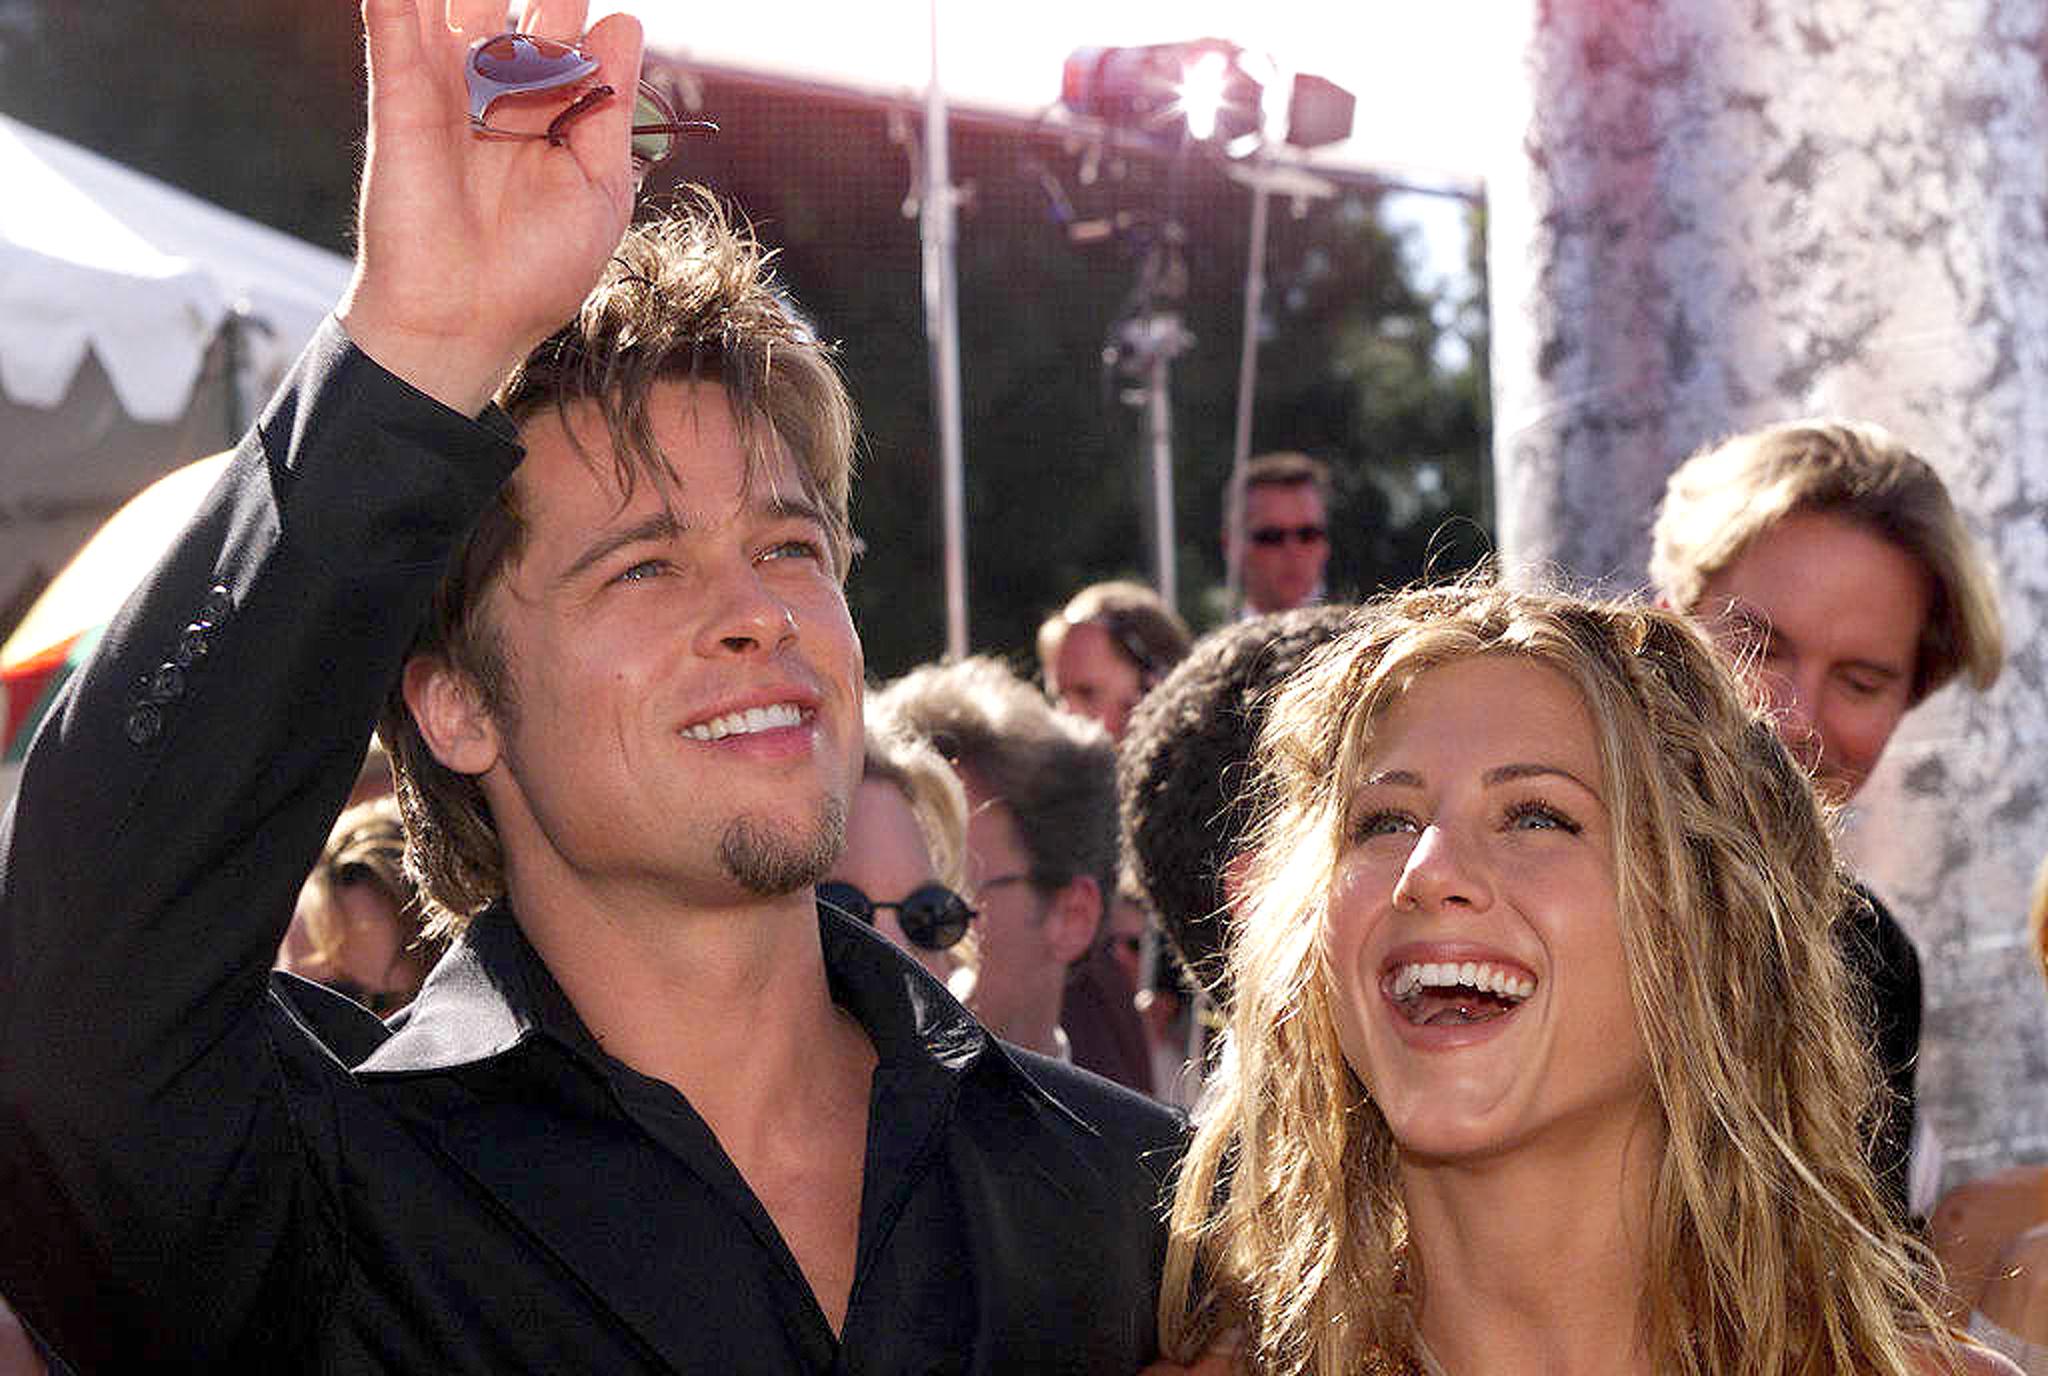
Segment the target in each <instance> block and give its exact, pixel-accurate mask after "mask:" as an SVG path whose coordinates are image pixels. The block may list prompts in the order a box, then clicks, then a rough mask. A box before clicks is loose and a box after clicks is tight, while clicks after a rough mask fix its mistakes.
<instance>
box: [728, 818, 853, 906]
mask: <svg viewBox="0 0 2048 1376" xmlns="http://www.w3.org/2000/svg"><path fill="white" fill-rule="evenodd" d="M845 849H846V800H845V799H844V798H833V797H828V798H826V799H825V800H824V802H823V803H822V804H820V806H819V808H818V815H817V817H816V819H815V820H814V822H813V824H812V825H811V826H809V827H806V828H803V829H801V830H795V831H792V830H791V829H789V828H785V827H780V826H771V825H769V824H767V823H764V822H762V821H761V820H760V819H758V818H754V817H735V818H734V819H733V820H732V821H731V822H730V823H728V824H727V826H726V828H725V835H723V836H721V837H720V838H719V840H718V861H719V863H720V864H721V865H723V866H725V872H726V873H727V874H730V875H731V876H732V877H733V879H734V881H735V882H737V883H738V884H739V886H740V887H741V888H743V889H745V890H746V891H747V892H748V893H754V894H759V895H761V896H762V897H763V898H775V897H779V896H780V895H782V894H786V893H795V892H796V891H797V890H798V889H807V888H809V887H810V886H811V885H813V884H816V883H817V882H818V881H819V880H820V879H823V878H824V877H825V876H826V875H827V874H829V873H831V871H832V866H833V864H834V862H836V861H837V860H838V859H839V853H840V852H841V851H843V850H845Z"/></svg>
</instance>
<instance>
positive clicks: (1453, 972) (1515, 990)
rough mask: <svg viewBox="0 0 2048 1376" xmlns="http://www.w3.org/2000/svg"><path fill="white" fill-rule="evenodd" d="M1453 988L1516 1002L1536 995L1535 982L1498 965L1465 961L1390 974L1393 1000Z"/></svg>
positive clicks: (1429, 964)
mask: <svg viewBox="0 0 2048 1376" xmlns="http://www.w3.org/2000/svg"><path fill="white" fill-rule="evenodd" d="M1456 988H1464V989H1477V990H1479V991H1480V992H1481V993H1484V994H1498V995H1499V996H1500V997H1501V998H1504V999H1511V1000H1513V1001H1514V1002H1516V1003H1520V1002H1521V1001H1522V1000H1523V999H1526V998H1528V997H1529V995H1531V994H1533V993H1535V992H1536V981H1535V980H1533V979H1530V978H1529V977H1528V976H1526V975H1517V974H1515V973H1513V972H1512V971H1510V970H1507V969H1505V968H1503V967H1502V966H1499V965H1492V964H1488V963H1485V962H1482V961H1471V960H1468V961H1464V962H1458V961H1446V962H1443V963H1441V964H1438V963H1435V962H1419V963H1414V964H1409V965H1403V966H1401V967H1400V968H1398V969H1397V970H1395V971H1394V978H1393V981H1392V985H1391V991H1392V993H1393V995H1394V997H1395V998H1396V999H1407V998H1409V997H1411V996H1413V995H1414V993H1415V992H1416V991H1417V990H1418V989H1456Z"/></svg>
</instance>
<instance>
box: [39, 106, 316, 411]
mask: <svg viewBox="0 0 2048 1376" xmlns="http://www.w3.org/2000/svg"><path fill="white" fill-rule="evenodd" d="M0 185H4V186H6V188H7V195H6V196H5V197H4V198H0V391H4V392H5V393H6V395H7V397H8V399H9V400H11V401H14V402H16V403H19V404H21V405H26V406H40V407H44V408H46V409H47V408H51V407H55V406H58V405H60V404H61V403H62V402H63V400H64V397H65V394H66V393H67V392H68V391H69V390H70V387H71V382H72V379H73V378H74V377H75V376H76V375H77V372H78V367H79V364H80V363H81V362H83V360H84V358H85V354H86V351H87V350H88V349H90V350H91V351H92V352H93V353H94V354H96V355H97V356H98V358H99V361H100V364H101V366H102V367H103V368H104V369H105V370H106V372H107V378H108V381H109V382H110V383H111V384H112V386H113V389H114V395H115V397H116V398H118V399H119V401H120V403H121V409H122V410H123V411H124V412H126V413H127V415H128V416H129V417H130V418H131V419H134V420H139V421H145V422H157V423H163V422H167V421H172V420H175V419H177V418H178V417H179V416H181V415H183V414H184V412H185V407H186V403H187V402H188V401H189V400H190V398H191V395H192V389H193V384H194V383H195V381H196V380H197V379H198V377H199V371H200V365H201V363H202V362H203V361H204V359H205V356H206V353H207V351H208V349H209V348H210V347H211V346H212V344H213V341H214V339H215V337H216V336H217V335H218V334H219V333H220V327H221V324H222V322H223V321H225V320H226V319H227V318H228V317H229V315H230V314H234V315H238V316H241V317H244V318H246V319H249V320H251V321H253V322H255V323H256V325H257V328H256V329H255V330H253V331H251V332H250V338H249V339H248V342H247V345H246V349H247V358H248V362H249V363H250V365H251V369H252V372H253V373H254V375H255V377H256V378H257V379H259V380H261V379H268V378H274V377H275V376H276V375H278V374H279V373H281V371H282V369H283V368H284V366H285V365H286V364H288V363H289V362H290V360H291V358H292V357H293V356H294V355H295V354H296V353H297V352H298V349H299V347H300V346H301V345H302V344H303V343H304V342H305V340H306V338H307V337H308V336H309V335H310V334H311V333H312V330H313V327H314V326H315V325H316V324H318V323H319V321H320V317H321V316H322V315H324V314H325V313H326V312H327V310H328V308H329V307H331V306H332V305H333V304H334V301H335V299H336V298H337V297H338V296H339V295H340V293H341V289H342V286H343V285H344V284H345V283H346V282H347V280H348V271H349V267H348V263H347V261H346V260H345V259H343V258H341V257H339V256H337V255H335V254H332V253H328V252H326V251H325V250H322V249H317V248H314V247H313V246H312V245H310V244H306V243H303V242H301V241H300V240H298V239H294V238H293V237H291V236H290V235H289V234H281V233H279V232H278V231H276V230H274V229H267V228H265V227H264V226H262V225H259V224H256V223H255V222H253V221H250V220H245V219H242V218H241V217H240V216H237V215H233V214H230V213H229V212H227V211H225V210H222V209H221V208H220V207H218V206H215V205H212V204H210V203H208V202H206V201H203V200H200V199H199V198H198V197H196V196H192V195H188V194H187V193H185V192H183V191H180V190H178V189H177V188H175V187H172V186H169V185H167V184H165V183H163V182H160V181H157V180H156V179H154V178H152V177H146V176H143V175H142V174H141V173H139V172H132V171H130V170H129V169H127V168H125V167H123V166H121V165H120V164H119V163H116V162H110V161H109V160H107V159H106V158H103V157H100V156H99V155H98V154H96V153H89V152H87V151H86V150H84V149H82V148H78V147H75V146H73V145H71V144H68V143H65V142H64V141H63V140H62V139H58V138H54V137H52V136H51V135H48V134H44V133H40V132H38V131H36V130H34V129H31V128H29V127H28V126H27V125H24V124H20V123H17V122H16V121H14V120H11V119H7V118H6V117H4V116H0Z"/></svg>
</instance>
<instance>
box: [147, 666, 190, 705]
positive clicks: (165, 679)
mask: <svg viewBox="0 0 2048 1376" xmlns="http://www.w3.org/2000/svg"><path fill="white" fill-rule="evenodd" d="M183 696H185V671H184V670H183V669H180V668H179V667H178V666H177V665H175V664H159V665H157V666H156V672H155V673H153V674H151V675H150V676H149V697H150V701H152V702H176V701H177V700H178V699H179V698H181V697H183Z"/></svg>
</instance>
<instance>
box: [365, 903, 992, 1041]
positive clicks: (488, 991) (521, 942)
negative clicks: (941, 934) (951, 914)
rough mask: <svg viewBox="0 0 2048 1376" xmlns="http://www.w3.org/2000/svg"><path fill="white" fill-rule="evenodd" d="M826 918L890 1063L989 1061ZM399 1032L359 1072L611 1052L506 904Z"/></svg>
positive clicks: (973, 1035)
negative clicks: (537, 1052) (563, 1051)
mask: <svg viewBox="0 0 2048 1376" xmlns="http://www.w3.org/2000/svg"><path fill="white" fill-rule="evenodd" d="M818 920H819V924H820V931H819V935H820V938H821V940H822V942H823V950H824V958H825V973H826V977H827V979H828V980H829V981H830V983H831V988H832V998H833V1001H834V1002H836V1003H838V1004H839V1005H840V1006H841V1007H843V1008H845V1009H846V1010H847V1011H848V1012H849V1013H851V1014H853V1016H854V1018H855V1019H856V1020H857V1021H858V1022H859V1023H860V1024H861V1026H862V1028H863V1029H865V1030H866V1032H867V1034H868V1040H869V1041H870V1042H872V1043H873V1044H874V1048H875V1054H876V1057H877V1058H878V1060H879V1061H880V1063H881V1064H883V1065H904V1064H916V1063H928V1064H933V1065H936V1066H937V1067H938V1068H939V1069H941V1070H944V1071H949V1072H953V1073H960V1072H964V1071H965V1070H967V1069H968V1068H969V1067H971V1066H973V1065H974V1064H975V1063H976V1062H978V1061H980V1060H982V1059H984V1057H987V1056H989V1053H990V1052H991V1049H992V1048H993V1047H994V1045H995V1043H994V1039H993V1038H991V1037H990V1036H989V1035H988V1033H987V1032H986V1031H984V1030H983V1029H982V1026H981V1024H980V1023H978V1022H976V1021H975V1020H974V1018H973V1017H972V1016H971V1015H970V1014H969V1013H968V1012H967V1010H966V1009H964V1008H962V1007H961V1006H960V1004H959V1001H958V1000H956V999H955V998H954V997H953V996H952V995H951V994H950V993H948V992H947V991H946V988H945V986H944V985H942V984H940V983H939V981H937V980H936V979H933V978H932V976H931V975H930V974H928V973H927V972H926V971H925V969H924V968H923V967H922V966H920V965H919V964H918V963H917V962H916V961H915V960H913V959H911V958H910V956H909V955H908V954H907V953H906V952H904V951H901V950H899V949H897V947H896V946H894V945H893V944H892V943H891V942H890V941H889V940H888V939H887V938H886V937H884V936H882V935H881V934H880V933H878V932H876V931H874V930H873V929H872V928H870V927H867V926H864V925H863V924H861V923H858V922H855V921H853V920H852V919H850V918H847V917H845V916H843V915H841V914H839V913H836V912H828V911H825V910H822V909H821V910H820V912H819V919H818ZM392 1025H393V1027H394V1029H395V1030H394V1032H393V1034H392V1036H391V1037H390V1038H389V1039H388V1040H387V1041H385V1043H384V1044H383V1045H382V1046H380V1047H379V1048H378V1049H377V1050H376V1051H375V1052H373V1053H372V1054H371V1055H370V1057H369V1058H368V1059H367V1060H365V1061H364V1062H363V1063H362V1064H361V1065H360V1066H358V1067H357V1071H358V1072H359V1073H361V1074H365V1075H400V1074H417V1073H423V1072H430V1071H439V1070H448V1069H453V1068H455V1067H458V1066H464V1065H473V1064H476V1063H478V1062H481V1061H487V1060H491V1059H493V1058H495V1057H498V1056H502V1055H504V1054H506V1053H507V1052H509V1051H511V1050H513V1049H514V1048H516V1047H518V1046H520V1045H521V1044H523V1043H524V1042H526V1041H529V1040H531V1039H532V1038H534V1037H535V1036H540V1035H544V1036H546V1037H548V1038H549V1039H551V1040H553V1041H555V1042H558V1043H560V1044H561V1045H562V1046H564V1047H565V1048H567V1049H568V1050H570V1051H571V1052H573V1053H575V1054H577V1055H578V1056H579V1057H581V1058H583V1059H585V1060H589V1061H593V1062H597V1063H600V1064H601V1063H602V1060H603V1057H604V1054H605V1053H604V1052H603V1050H602V1049H601V1048H600V1047H599V1046H598V1044H597V1039H596V1038H595V1037H593V1036H592V1035H591V1033H590V1029H589V1028H588V1027H586V1026H585V1025H584V1023H583V1019H582V1018H581V1017H580V1016H579V1015H578V1014H577V1012H576V1008H575V1006H574V1005H573V1004H571V1003H570V1002H569V997H568V995H566V994H564V993H563V992H562V987H561V985H560V984H558V983H556V981H555V977H554V975H553V974H552V973H551V972H550V971H549V970H548V967H547V965H546V963H545V962H544V961H542V960H541V958H540V955H539V953H538V952H536V951H535V950H534V949H533V946H532V944H531V943H529V942H528V941H527V939H526V935H525V933H523V932H522V931H520V929H519V923H518V922H517V921H516V920H515V919H514V918H513V916H512V912H511V909H510V908H508V907H507V906H506V905H505V904H504V903H502V902H500V903H497V904H494V905H493V906H491V907H490V908H487V909H485V910H484V911H483V912H481V913H478V914H477V915H476V916H475V917H474V918H472V919H471V920H470V923H469V926H468V928H467V929H466V930H465V931H464V932H463V934H462V936H460V937H459V938H457V939H456V941H455V943H454V945H453V946H451V947H450V948H449V951H448V953H447V955H446V956H444V957H443V958H442V960H441V962H440V963H439V964H438V965H436V966H435V967H434V970H433V973H431V974H430V975H428V977H427V980H426V983H425V984H424V985H423V986H422V987H421V989H420V992H419V997H417V998H416V999H414V1000H413V1002H412V1004H411V1005H410V1006H409V1007H408V1008H407V1009H406V1010H405V1011H404V1012H403V1013H401V1014H400V1015H399V1016H398V1018H397V1019H395V1020H394V1021H393V1024H392ZM994 1059H1002V1057H1001V1055H1000V1053H996V1055H995V1057H994Z"/></svg>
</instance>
